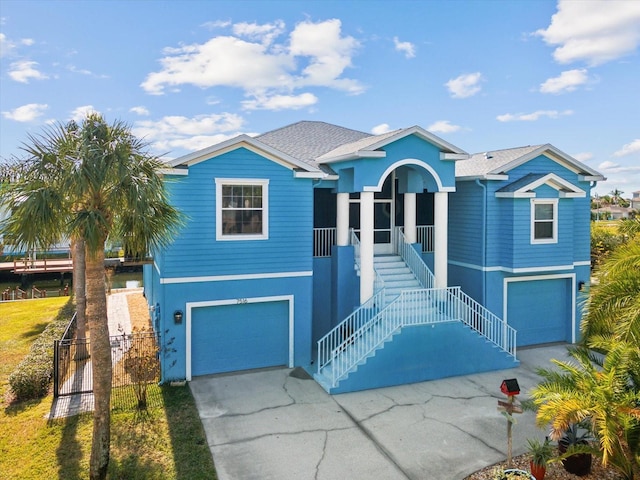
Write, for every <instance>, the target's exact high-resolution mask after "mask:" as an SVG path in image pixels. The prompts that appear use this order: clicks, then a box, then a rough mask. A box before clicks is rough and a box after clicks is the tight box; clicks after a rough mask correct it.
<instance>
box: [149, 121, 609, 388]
mask: <svg viewBox="0 0 640 480" xmlns="http://www.w3.org/2000/svg"><path fill="white" fill-rule="evenodd" d="M165 174H166V178H167V180H168V182H167V185H168V187H169V190H170V194H171V198H172V201H173V203H174V204H175V205H176V206H177V207H178V208H180V209H181V210H182V211H183V212H184V213H185V214H186V216H187V217H188V219H187V222H186V225H185V227H184V228H183V230H182V231H181V232H180V234H179V236H178V237H177V238H176V239H175V241H174V242H173V243H172V244H171V245H170V246H169V247H167V248H165V249H163V250H161V251H158V252H153V257H154V263H153V265H145V268H144V285H145V295H146V298H147V300H148V302H149V305H150V307H151V309H152V316H153V319H154V327H155V329H156V331H157V333H158V335H159V337H160V341H161V350H162V353H161V358H162V377H163V380H165V381H168V380H178V379H187V380H190V379H191V378H192V377H194V376H198V375H207V374H214V373H224V372H231V371H240V370H246V369H253V368H262V367H271V366H280V365H285V366H288V367H303V368H304V369H306V370H307V371H309V372H310V373H312V374H314V377H315V378H316V380H317V381H318V382H319V383H320V384H321V385H322V386H323V387H324V388H325V389H326V390H327V391H329V392H332V393H334V392H344V391H354V390H362V389H368V388H376V387H382V386H388V385H395V384H401V383H410V382H416V381H422V380H428V379H434V378H443V377H448V376H454V375H461V374H466V373H472V372H479V371H487V370H495V369H502V368H509V367H512V366H514V365H516V364H517V363H518V362H517V359H516V347H517V346H524V345H535V344H540V343H548V342H575V341H576V340H577V336H578V334H579V323H580V318H581V311H580V306H579V305H580V298H579V297H580V290H581V289H582V286H583V285H584V284H586V283H588V282H589V268H590V265H589V258H590V257H589V252H590V250H589V198H590V190H591V187H592V186H593V185H595V182H597V181H599V180H603V177H602V176H601V175H600V174H599V173H597V172H595V171H593V170H592V169H590V168H589V167H587V166H585V165H583V164H581V163H580V162H578V161H577V160H575V159H573V158H572V157H570V156H568V155H566V154H565V153H563V152H561V151H560V150H558V149H556V148H555V147H553V146H551V145H540V146H534V147H523V148H515V149H509V150H501V151H494V152H490V153H486V154H479V155H473V156H470V155H469V154H467V153H466V152H464V151H463V150H462V149H460V148H458V147H456V146H454V145H452V144H450V143H448V142H446V141H445V140H443V139H441V138H439V137H437V136H435V135H433V134H431V133H429V132H427V131H425V130H424V129H422V128H420V127H411V128H406V129H401V130H396V131H393V132H389V133H385V134H382V135H370V134H367V133H364V132H359V131H355V130H350V129H347V128H343V127H339V126H336V125H330V124H327V123H323V122H299V123H295V124H293V125H289V126H286V127H283V128H280V129H277V130H274V131H271V132H267V133H265V134H263V135H259V136H257V137H249V136H246V135H241V136H239V137H236V138H233V139H231V140H228V141H225V142H222V143H220V144H217V145H213V146H211V147H209V148H206V149H204V150H201V151H199V152H195V153H193V154H189V155H186V156H184V157H181V158H178V159H175V160H173V161H171V162H170V163H169V168H168V169H167V171H166V172H165Z"/></svg>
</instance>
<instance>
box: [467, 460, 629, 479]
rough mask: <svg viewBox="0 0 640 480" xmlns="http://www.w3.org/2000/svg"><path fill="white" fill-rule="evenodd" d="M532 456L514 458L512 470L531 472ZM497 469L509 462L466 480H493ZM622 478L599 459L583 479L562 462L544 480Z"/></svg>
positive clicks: (492, 466) (476, 473)
mask: <svg viewBox="0 0 640 480" xmlns="http://www.w3.org/2000/svg"><path fill="white" fill-rule="evenodd" d="M530 459H531V455H529V454H524V455H520V456H518V457H514V458H513V460H512V466H511V468H519V469H521V470H526V471H527V472H528V471H529V468H530V467H529V461H530ZM496 468H507V462H506V461H504V462H500V463H497V464H495V465H491V466H490V467H486V468H483V469H482V470H478V471H477V472H475V473H473V474H471V475H469V476H468V477H466V478H465V479H464V480H493V479H494V477H493V471H494V470H495V469H496ZM620 478H621V476H620V475H619V474H618V473H617V472H616V471H615V470H614V469H612V468H604V467H603V466H602V464H601V463H600V461H599V459H597V458H594V459H593V463H592V464H591V473H589V475H585V476H583V477H579V476H578V475H574V474H572V473H569V472H567V471H566V470H565V469H564V467H563V466H562V463H561V462H553V463H551V464H550V465H548V466H547V473H546V475H545V476H544V480H580V479H582V480H618V479H620Z"/></svg>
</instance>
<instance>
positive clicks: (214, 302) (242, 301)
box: [185, 295, 293, 381]
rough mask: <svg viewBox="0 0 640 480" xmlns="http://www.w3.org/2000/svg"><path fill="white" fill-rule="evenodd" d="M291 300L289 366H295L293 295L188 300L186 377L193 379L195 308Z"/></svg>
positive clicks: (189, 379)
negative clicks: (192, 344) (192, 330)
mask: <svg viewBox="0 0 640 480" xmlns="http://www.w3.org/2000/svg"><path fill="white" fill-rule="evenodd" d="M283 300H286V301H288V302H289V367H290V368H291V367H293V295H280V296H274V297H253V298H233V299H231V298H229V299H225V300H210V301H205V302H188V303H187V304H186V306H185V307H186V310H187V319H186V325H185V327H186V330H187V331H186V335H187V338H186V343H187V345H186V349H185V350H186V351H185V355H186V358H185V363H186V377H187V380H188V381H191V326H192V325H191V316H192V310H193V309H194V308H203V307H218V306H222V305H243V304H247V303H266V302H282V301H283Z"/></svg>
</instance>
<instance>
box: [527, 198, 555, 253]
mask: <svg viewBox="0 0 640 480" xmlns="http://www.w3.org/2000/svg"><path fill="white" fill-rule="evenodd" d="M541 204H547V205H553V224H552V228H553V235H552V237H551V238H535V235H536V232H535V225H536V205H541ZM531 243H532V244H534V245H538V244H549V243H558V199H557V198H545V199H536V198H532V199H531Z"/></svg>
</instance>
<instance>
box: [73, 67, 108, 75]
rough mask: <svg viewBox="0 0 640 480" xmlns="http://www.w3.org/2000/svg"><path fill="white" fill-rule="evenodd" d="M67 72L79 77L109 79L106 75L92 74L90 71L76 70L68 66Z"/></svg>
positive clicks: (76, 68) (84, 69)
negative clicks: (76, 74)
mask: <svg viewBox="0 0 640 480" xmlns="http://www.w3.org/2000/svg"><path fill="white" fill-rule="evenodd" d="M67 70H69V71H70V72H72V73H78V74H80V75H87V76H90V77H95V78H109V76H108V75H103V74H98V73H93V72H92V71H91V70H87V69H86V68H78V67H76V66H75V65H68V66H67Z"/></svg>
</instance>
